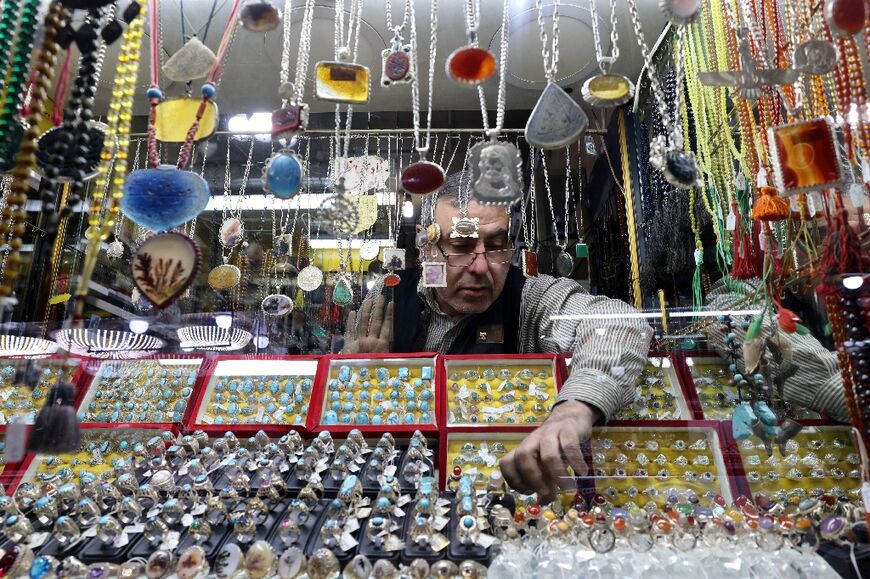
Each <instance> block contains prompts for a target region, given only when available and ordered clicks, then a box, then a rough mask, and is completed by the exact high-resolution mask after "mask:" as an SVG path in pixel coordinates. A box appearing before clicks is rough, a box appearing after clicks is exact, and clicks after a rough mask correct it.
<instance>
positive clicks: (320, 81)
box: [314, 61, 369, 105]
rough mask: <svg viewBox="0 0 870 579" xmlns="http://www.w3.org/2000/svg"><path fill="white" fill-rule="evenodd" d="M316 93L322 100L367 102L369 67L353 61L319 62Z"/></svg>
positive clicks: (352, 102)
mask: <svg viewBox="0 0 870 579" xmlns="http://www.w3.org/2000/svg"><path fill="white" fill-rule="evenodd" d="M314 94H315V96H316V97H317V98H318V99H320V100H322V101H330V102H334V103H345V104H350V105H362V104H365V103H367V102H369V69H368V68H367V67H365V66H362V65H361V64H356V63H352V62H334V61H321V62H318V63H317V66H316V67H315V82H314Z"/></svg>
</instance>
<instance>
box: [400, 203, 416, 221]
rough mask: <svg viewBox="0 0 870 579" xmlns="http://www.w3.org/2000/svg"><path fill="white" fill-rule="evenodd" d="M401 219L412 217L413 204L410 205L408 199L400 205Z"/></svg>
mask: <svg viewBox="0 0 870 579" xmlns="http://www.w3.org/2000/svg"><path fill="white" fill-rule="evenodd" d="M402 217H404V218H405V219H413V217H414V204H413V203H411V200H410V199H408V200H406V201H405V202H404V203H402Z"/></svg>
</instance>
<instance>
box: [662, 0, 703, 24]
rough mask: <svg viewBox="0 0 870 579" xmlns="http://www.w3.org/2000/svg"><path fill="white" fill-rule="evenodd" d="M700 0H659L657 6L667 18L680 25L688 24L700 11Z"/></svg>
mask: <svg viewBox="0 0 870 579" xmlns="http://www.w3.org/2000/svg"><path fill="white" fill-rule="evenodd" d="M702 6H703V4H702V3H701V0H659V8H661V10H662V12H664V14H665V16H667V17H668V20H670V21H671V22H673V23H674V24H676V25H678V26H681V25H683V24H690V23H691V22H692V21H693V20H695V18H697V17H698V14H700V13H701V7H702Z"/></svg>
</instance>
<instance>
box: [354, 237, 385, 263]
mask: <svg viewBox="0 0 870 579" xmlns="http://www.w3.org/2000/svg"><path fill="white" fill-rule="evenodd" d="M380 252H381V246H380V244H379V243H378V242H377V241H375V240H373V239H367V240H366V241H364V242H363V244H362V246H361V247H360V248H359V256H360V259H364V260H366V261H371V260H373V259H377V257H378V254H379V253H380Z"/></svg>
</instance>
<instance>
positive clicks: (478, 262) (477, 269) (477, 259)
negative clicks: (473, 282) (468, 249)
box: [468, 253, 489, 275]
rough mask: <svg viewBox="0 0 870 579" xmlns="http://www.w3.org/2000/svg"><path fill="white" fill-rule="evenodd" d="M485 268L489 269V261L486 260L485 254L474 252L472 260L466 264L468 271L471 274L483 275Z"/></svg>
mask: <svg viewBox="0 0 870 579" xmlns="http://www.w3.org/2000/svg"><path fill="white" fill-rule="evenodd" d="M487 270H489V262H488V261H486V254H485V253H478V254H475V256H474V261H472V262H471V265H469V266H468V272H469V273H471V274H473V275H485V274H486V272H487Z"/></svg>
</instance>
